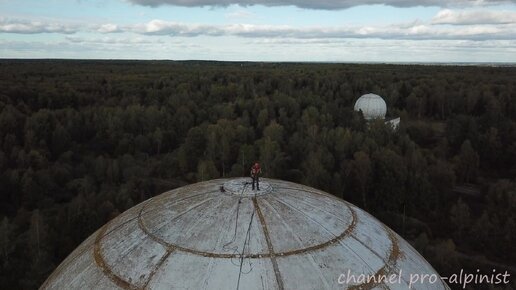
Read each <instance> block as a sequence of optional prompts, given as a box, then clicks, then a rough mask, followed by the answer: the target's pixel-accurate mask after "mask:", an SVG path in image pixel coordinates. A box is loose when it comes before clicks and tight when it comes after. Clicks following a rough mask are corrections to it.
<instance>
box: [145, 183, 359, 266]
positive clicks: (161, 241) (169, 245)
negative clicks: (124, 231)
mask: <svg viewBox="0 0 516 290" xmlns="http://www.w3.org/2000/svg"><path fill="white" fill-rule="evenodd" d="M278 188H283V189H290V190H299V189H297V188H291V187H278ZM303 191H305V192H310V193H313V194H319V195H320V194H321V193H319V192H316V191H308V190H303ZM275 193H276V192H275ZM336 200H337V201H339V202H340V203H342V204H344V205H345V206H346V208H347V210H348V211H349V212H350V214H351V216H352V220H351V223H350V224H349V226H348V227H347V228H346V229H345V230H344V231H343V232H342V233H341V234H339V235H337V236H335V237H334V238H332V239H330V240H327V241H325V242H323V243H320V244H315V245H311V246H308V247H305V248H298V249H293V250H289V251H284V252H278V253H275V255H276V256H280V257H281V256H291V255H297V254H303V253H307V252H311V251H316V250H319V249H322V248H324V247H327V246H330V245H332V244H335V243H336V242H338V241H340V240H342V239H344V238H345V237H347V236H348V235H350V234H351V233H352V231H353V230H354V229H355V226H356V223H357V215H356V213H355V211H354V210H353V208H351V207H350V206H349V205H348V204H347V203H344V202H343V201H342V200H339V199H336ZM253 201H254V199H253ZM253 204H254V205H255V206H257V205H258V203H254V202H253ZM147 205H148V204H147V203H146V204H144V205H143V206H142V208H141V209H140V212H139V214H138V226H139V227H140V229H141V230H142V231H143V232H145V234H147V235H148V236H149V237H150V238H151V239H153V240H154V241H156V242H157V243H159V244H161V245H162V246H164V247H166V248H168V249H175V250H180V251H183V252H187V253H190V254H194V255H199V256H203V257H210V258H240V257H244V258H252V259H257V258H270V257H271V253H270V252H269V253H267V252H262V253H252V254H244V255H241V254H234V253H232V254H230V253H217V252H208V251H201V250H198V249H194V248H189V247H185V246H181V245H178V244H175V243H172V242H169V241H166V240H165V239H164V238H163V237H160V236H158V235H156V234H155V233H153V232H152V231H151V230H150V229H149V228H148V227H147V226H146V224H145V222H144V218H143V213H144V210H145V208H146V206H147ZM257 209H258V208H257Z"/></svg>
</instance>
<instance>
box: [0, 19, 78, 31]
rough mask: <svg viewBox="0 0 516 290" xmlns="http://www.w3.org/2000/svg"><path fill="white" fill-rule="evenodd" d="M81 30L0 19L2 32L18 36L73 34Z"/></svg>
mask: <svg viewBox="0 0 516 290" xmlns="http://www.w3.org/2000/svg"><path fill="white" fill-rule="evenodd" d="M78 30H79V29H78V27H77V26H76V25H73V24H63V23H56V22H44V21H28V20H20V19H0V32H2V33H18V34H37V33H61V34H72V33H75V32H77V31H78Z"/></svg>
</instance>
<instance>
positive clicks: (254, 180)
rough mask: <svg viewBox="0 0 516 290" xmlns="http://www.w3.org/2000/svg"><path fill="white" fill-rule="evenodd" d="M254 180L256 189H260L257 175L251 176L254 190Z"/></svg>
mask: <svg viewBox="0 0 516 290" xmlns="http://www.w3.org/2000/svg"><path fill="white" fill-rule="evenodd" d="M255 182H256V189H258V190H260V182H259V178H258V175H256V176H253V190H254V183H255Z"/></svg>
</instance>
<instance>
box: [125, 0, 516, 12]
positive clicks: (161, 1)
mask: <svg viewBox="0 0 516 290" xmlns="http://www.w3.org/2000/svg"><path fill="white" fill-rule="evenodd" d="M126 1H129V2H131V3H133V4H138V5H144V6H151V7H156V6H160V5H175V6H184V7H202V6H211V7H218V6H221V7H225V6H229V5H232V4H237V5H241V6H252V5H264V6H296V7H299V8H308V9H324V10H338V9H346V8H350V7H353V6H360V5H372V4H384V5H388V6H394V7H415V6H438V7H454V6H459V7H464V6H485V5H495V4H503V3H516V0H320V1H313V0H126Z"/></svg>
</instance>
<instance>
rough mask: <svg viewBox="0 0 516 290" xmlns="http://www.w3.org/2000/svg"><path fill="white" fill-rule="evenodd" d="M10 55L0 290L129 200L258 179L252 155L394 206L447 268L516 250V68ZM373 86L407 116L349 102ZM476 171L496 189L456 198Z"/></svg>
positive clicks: (58, 254) (390, 210)
mask: <svg viewBox="0 0 516 290" xmlns="http://www.w3.org/2000/svg"><path fill="white" fill-rule="evenodd" d="M0 64H1V65H0V75H1V76H2V77H1V78H0V92H1V93H0V189H1V194H0V218H1V223H0V288H1V289H33V288H37V287H38V286H39V285H41V283H42V281H43V280H44V279H45V278H46V277H47V276H48V275H49V273H50V272H51V271H52V269H53V268H54V267H55V266H56V265H58V264H59V263H60V262H61V261H62V260H63V259H64V257H66V256H67V255H68V254H69V253H70V252H71V251H72V250H73V249H74V248H75V247H76V246H77V245H78V244H79V243H81V242H82V241H83V240H84V239H85V238H86V237H88V236H89V235H90V234H92V233H93V232H94V231H95V230H97V229H98V228H99V227H100V226H102V225H103V224H105V223H106V222H107V221H108V220H109V219H111V218H113V217H115V216H116V215H118V214H119V213H121V212H123V211H125V210H126V209H128V208H130V207H132V206H133V205H135V204H138V203H140V202H142V201H143V200H145V199H147V198H149V197H152V196H154V195H156V194H159V193H161V192H163V191H165V190H168V189H172V188H175V187H179V186H183V185H185V184H188V183H192V182H196V181H201V180H207V179H212V178H219V177H229V176H242V175H244V176H246V175H248V174H249V168H250V166H251V164H253V163H254V162H255V161H260V162H261V164H262V170H263V176H265V177H272V178H280V179H286V180H291V181H294V182H301V183H305V184H307V185H311V186H315V187H317V188H320V189H323V190H327V191H329V192H330V193H333V194H335V195H337V196H340V197H344V198H346V199H349V200H350V201H352V202H354V203H357V204H359V205H360V206H363V207H365V208H367V210H368V211H369V212H371V213H372V214H374V215H376V216H379V217H380V216H382V217H393V218H391V219H384V220H383V221H384V222H386V223H388V225H389V226H391V227H393V228H394V229H395V230H397V231H398V232H400V233H403V234H404V235H405V238H409V239H414V238H416V237H418V236H419V238H418V239H417V240H416V244H417V247H418V249H422V252H423V253H424V254H425V255H426V256H427V257H434V256H435V257H437V258H435V259H433V258H432V259H431V262H433V263H434V266H435V267H436V268H437V269H438V270H439V271H448V270H450V269H451V268H453V267H456V266H458V263H460V259H458V258H457V257H458V255H457V252H460V251H463V250H467V251H469V252H472V253H478V252H481V253H485V254H486V255H487V256H489V258H492V259H496V260H500V261H506V262H507V263H509V264H510V263H512V264H514V261H515V260H516V257H515V256H514V254H507V253H513V252H514V251H511V249H512V248H511V247H513V245H514V243H515V242H516V237H515V235H514V232H515V231H514V230H513V229H514V225H515V223H516V222H515V221H516V217H515V216H514V212H516V211H515V209H516V208H515V200H514V196H515V193H514V188H516V186H515V181H514V180H510V179H511V178H512V179H513V178H514V176H516V167H515V164H516V94H515V92H514V88H516V70H515V69H514V68H511V67H500V68H493V67H453V66H413V65H407V66H398V65H354V64H293V63H288V64H287V63H276V64H272V63H269V64H263V63H214V62H133V61H116V62H108V61H21V60H20V61H11V60H2V61H0ZM370 91H372V92H376V93H379V94H380V95H382V96H384V97H385V100H386V101H387V103H388V106H389V113H388V114H389V115H388V117H398V116H401V118H402V120H401V127H400V129H399V130H398V131H395V130H393V129H392V128H390V127H389V126H386V125H385V124H384V122H382V121H377V122H369V123H367V122H366V121H365V120H364V119H363V117H362V116H361V114H360V113H358V112H355V111H353V104H354V101H355V100H356V99H357V98H358V97H359V96H360V95H361V94H363V93H366V92H370ZM503 179H505V180H503ZM464 182H467V183H477V184H478V187H480V188H482V189H483V188H486V189H487V194H486V195H485V196H484V195H480V196H479V197H476V198H477V200H471V199H467V198H464V199H462V200H459V199H458V198H457V196H455V195H453V188H454V185H455V184H457V183H458V184H461V183H464ZM478 199H480V201H479V200H478ZM399 221H402V222H399ZM405 221H410V222H407V223H406V222H405ZM406 224H408V225H417V227H416V226H414V227H413V228H411V229H407V230H405V226H406ZM472 236H473V237H475V238H474V239H473V238H471V237H472Z"/></svg>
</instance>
